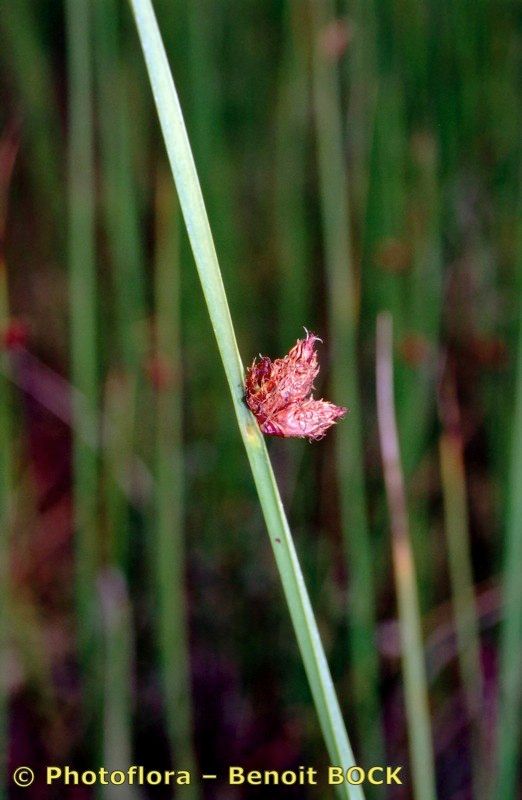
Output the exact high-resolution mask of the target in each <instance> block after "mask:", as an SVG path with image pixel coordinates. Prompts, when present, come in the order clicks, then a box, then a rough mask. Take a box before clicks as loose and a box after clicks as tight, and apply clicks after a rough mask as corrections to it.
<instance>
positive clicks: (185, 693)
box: [155, 171, 201, 800]
mask: <svg viewBox="0 0 522 800" xmlns="http://www.w3.org/2000/svg"><path fill="white" fill-rule="evenodd" d="M178 213H179V212H178ZM178 213H177V209H176V198H175V190H174V187H173V186H172V182H171V180H170V177H169V175H168V174H167V173H166V172H165V171H162V172H160V173H159V176H158V180H157V187H156V273H155V312H156V313H155V319H156V359H157V369H158V371H160V374H159V380H160V381H161V380H162V374H161V373H162V372H163V371H164V372H165V375H164V381H165V383H164V384H163V383H159V384H158V385H157V387H156V392H157V394H156V541H155V553H156V555H155V562H156V563H155V567H156V585H157V596H158V614H159V619H158V638H159V646H160V658H161V670H162V676H163V687H164V688H163V691H164V697H165V713H166V720H167V730H168V734H169V738H170V744H171V748H172V757H173V763H175V764H179V765H180V767H181V768H182V769H187V770H189V771H190V772H191V773H192V774H195V765H196V757H195V754H194V747H193V736H194V730H193V727H194V726H193V714H192V704H191V696H192V692H191V681H190V676H191V673H190V650H189V637H188V620H187V599H186V587H185V542H184V524H183V523H184V515H183V510H184V506H183V496H184V492H183V479H184V471H183V429H182V387H183V382H182V364H181V342H180V330H179V266H180V254H179V235H178V220H177V217H178ZM200 794H201V792H200V787H199V783H198V781H197V780H194V781H193V782H191V784H190V790H189V791H188V794H187V797H188V798H190V799H192V800H194V799H195V798H197V797H200Z"/></svg>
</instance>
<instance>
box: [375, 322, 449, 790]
mask: <svg viewBox="0 0 522 800" xmlns="http://www.w3.org/2000/svg"><path fill="white" fill-rule="evenodd" d="M376 357H377V361H376V384H377V421H378V425H379V439H380V445H381V455H382V463H383V470H384V481H385V485H386V496H387V501H388V510H389V515H390V524H391V544H392V555H393V565H394V572H395V585H396V590H397V602H398V607H399V624H400V632H401V643H402V662H403V668H404V695H405V702H406V716H407V722H408V733H409V740H410V752H411V762H412V776H413V790H414V792H413V793H414V797H415V798H416V800H435V797H436V789H435V767H434V761H433V745H432V736H431V728H430V714H429V703H428V683H427V679H426V665H425V663H424V651H423V645H422V630H421V618H420V612H419V599H418V595H417V578H416V574H415V565H414V563H413V553H412V548H411V542H410V534H409V525H408V513H407V509H406V495H405V488H404V477H403V473H402V466H401V458H400V451H399V436H398V431H397V422H396V416H395V400H394V388H393V327H392V317H391V315H390V314H388V313H381V314H379V315H378V317H377V354H376Z"/></svg>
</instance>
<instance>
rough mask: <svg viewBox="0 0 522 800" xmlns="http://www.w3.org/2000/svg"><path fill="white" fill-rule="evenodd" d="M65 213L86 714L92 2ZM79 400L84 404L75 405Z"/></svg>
mask: <svg viewBox="0 0 522 800" xmlns="http://www.w3.org/2000/svg"><path fill="white" fill-rule="evenodd" d="M65 10H66V36H67V72H68V81H69V85H68V125H69V139H68V209H69V229H68V239H69V250H68V258H69V285H70V309H71V315H70V335H71V377H72V383H73V386H74V387H75V388H76V389H78V390H79V394H77V393H76V392H74V391H73V392H72V403H73V480H74V488H73V498H74V525H75V549H76V589H77V604H78V606H77V608H78V617H77V625H78V646H79V652H80V659H81V663H82V666H83V672H84V678H85V683H84V688H85V698H86V699H87V698H89V709H90V710H91V711H90V713H97V712H96V711H95V709H96V707H97V704H96V703H95V702H94V703H93V698H95V697H97V693H98V691H99V689H98V687H99V674H98V668H99V655H100V654H99V648H98V639H97V625H98V621H99V615H98V608H97V601H96V587H95V575H96V569H97V554H98V541H97V511H98V507H97V506H98V504H97V496H98V464H97V456H96V454H95V452H94V451H93V450H92V448H91V447H89V446H88V445H87V444H86V442H87V441H89V440H90V438H91V437H92V421H93V420H94V419H95V418H96V408H97V403H98V375H97V349H96V263H95V241H94V202H95V201H94V165H93V125H92V65H91V54H92V51H91V38H90V37H91V3H90V2H89V0H67V2H66V6H65ZM80 394H81V395H82V398H81V399H80Z"/></svg>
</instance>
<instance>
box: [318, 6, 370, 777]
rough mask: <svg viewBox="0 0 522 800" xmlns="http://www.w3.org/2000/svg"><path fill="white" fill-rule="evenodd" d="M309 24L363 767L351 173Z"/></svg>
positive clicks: (329, 72)
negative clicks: (342, 414) (342, 417)
mask: <svg viewBox="0 0 522 800" xmlns="http://www.w3.org/2000/svg"><path fill="white" fill-rule="evenodd" d="M310 7H311V11H312V19H313V28H312V30H313V42H312V48H313V59H312V73H313V76H312V83H313V100H314V112H315V117H314V118H315V131H316V140H317V155H318V162H319V163H318V166H319V184H320V199H321V212H322V222H323V237H324V250H325V260H326V275H327V285H328V313H329V322H330V332H331V341H332V353H333V358H332V383H333V390H334V391H333V393H334V396H335V397H337V398H338V399H339V400H341V401H342V402H345V403H347V404H348V405H349V407H350V416H349V419H348V421H347V423H346V424H344V425H341V426H339V428H338V429H337V430H336V432H335V437H336V441H335V446H336V462H337V472H338V477H339V486H340V497H341V515H342V526H343V536H344V542H345V549H346V554H347V561H348V565H349V579H350V604H349V624H350V630H351V665H352V674H353V690H354V703H355V708H356V719H357V722H358V725H359V733H360V741H361V751H362V753H363V756H364V759H365V763H368V764H370V763H373V761H375V762H376V763H377V762H379V761H380V760H382V758H383V752H384V745H383V737H382V729H381V725H380V722H379V720H380V709H379V662H378V655H377V647H376V638H375V624H376V610H375V586H374V575H373V555H372V548H371V544H370V531H369V525H368V516H367V507H366V490H365V480H364V443H363V431H362V415H361V404H360V388H359V378H358V366H357V361H358V353H357V328H358V300H357V279H356V275H355V270H354V264H353V258H352V242H351V237H350V209H349V206H348V175H347V167H346V161H345V153H344V143H343V129H342V106H341V97H340V87H339V75H338V71H337V65H336V62H335V60H332V57H331V55H329V54H328V53H327V52H326V51H325V48H324V46H322V39H321V34H322V33H323V30H324V26H325V25H326V24H328V23H329V22H332V21H333V20H334V19H335V16H334V11H335V5H334V3H332V2H330V0H310Z"/></svg>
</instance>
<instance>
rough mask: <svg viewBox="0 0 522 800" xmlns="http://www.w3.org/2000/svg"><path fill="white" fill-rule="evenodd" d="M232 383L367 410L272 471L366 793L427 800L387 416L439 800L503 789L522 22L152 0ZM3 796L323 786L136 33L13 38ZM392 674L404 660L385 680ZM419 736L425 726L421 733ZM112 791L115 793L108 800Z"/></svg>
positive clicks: (33, 17)
mask: <svg viewBox="0 0 522 800" xmlns="http://www.w3.org/2000/svg"><path fill="white" fill-rule="evenodd" d="M154 6H155V9H156V13H157V15H158V21H159V24H160V28H161V31H162V33H163V36H164V40H165V45H166V48H167V51H168V55H169V59H170V63H171V67H172V70H173V74H174V78H175V81H176V85H177V88H178V91H179V94H180V98H181V103H182V106H183V110H184V114H185V119H186V122H187V127H188V132H189V136H190V139H191V144H192V147H193V150H194V156H195V160H196V165H197V168H198V172H199V176H200V180H201V182H202V186H203V191H204V195H205V200H206V203H207V207H208V212H209V217H210V222H211V226H212V229H213V233H214V237H215V241H216V247H217V251H218V255H219V258H220V264H221V268H222V271H223V277H224V282H225V288H226V291H227V294H228V298H229V302H230V307H231V313H232V318H233V320H234V324H235V328H236V332H237V335H238V339H239V345H240V350H241V354H242V357H243V359H244V362H245V364H248V363H250V362H251V360H252V358H253V357H254V356H255V355H257V354H258V353H259V352H261V353H263V354H267V355H270V356H272V357H275V356H282V355H283V354H284V353H286V352H287V351H288V349H289V348H290V347H291V346H292V345H293V344H294V342H295V340H296V339H297V338H299V337H300V336H301V335H302V333H303V326H306V327H307V328H308V329H310V330H313V331H314V332H315V333H317V334H318V335H319V336H321V337H322V338H323V339H324V345H322V346H320V361H321V364H322V370H321V374H320V377H319V381H318V384H317V390H318V394H319V395H322V394H324V396H326V397H328V399H331V400H333V401H334V402H337V403H339V404H344V405H347V406H348V407H349V409H350V414H349V415H348V416H347V418H346V419H345V420H344V421H343V422H342V423H340V425H339V426H337V427H336V428H335V429H334V430H333V431H332V432H331V433H330V434H329V436H328V437H327V438H326V439H325V440H324V441H322V442H320V443H317V444H309V443H307V442H301V441H294V440H273V441H270V443H269V449H270V453H271V456H272V460H273V463H274V468H275V470H276V475H277V479H278V483H279V486H280V489H281V493H282V496H283V500H284V504H285V508H286V510H287V514H288V517H289V520H290V524H291V526H292V529H293V532H294V535H295V539H296V546H297V550H298V553H299V556H300V559H301V563H302V566H303V570H304V573H305V577H306V580H307V584H308V587H309V589H310V593H311V597H312V602H313V606H314V610H315V612H316V615H317V618H318V622H319V626H320V629H321V634H322V637H323V641H324V644H325V648H326V651H327V655H328V659H329V663H330V665H331V669H332V673H333V677H334V680H335V683H336V688H337V690H338V693H339V697H340V701H341V705H342V708H343V711H344V712H345V716H346V720H347V725H348V728H349V732H350V736H351V738H352V740H353V744H354V748H355V751H356V755H357V758H358V763H360V764H361V765H362V766H366V767H368V766H371V765H373V764H376V763H390V764H394V765H395V764H403V765H405V775H406V778H407V780H406V782H405V785H404V786H402V787H398V786H396V787H389V788H388V789H387V788H385V787H383V788H378V789H373V790H372V789H371V788H369V790H368V796H369V797H375V798H390V800H406V798H410V797H414V796H415V797H416V800H423V798H422V795H421V794H419V793H417V794H416V795H414V792H413V788H412V781H411V777H410V771H409V767H408V763H409V747H408V719H407V715H406V712H405V703H404V696H403V669H402V662H401V640H400V637H399V628H398V622H397V607H396V591H395V582H394V580H395V577H396V576H394V569H393V562H392V557H391V546H390V520H389V516H388V511H387V505H386V494H385V490H384V482H383V474H382V467H381V458H380V451H379V441H378V433H377V419H376V401H375V378H374V373H375V319H376V315H377V313H378V312H380V311H383V310H384V311H389V312H390V313H391V314H392V316H393V322H394V336H395V339H394V353H395V383H396V401H397V419H398V426H399V434H400V442H401V454H402V465H403V470H404V475H405V481H406V490H407V500H408V514H409V523H410V533H411V539H412V545H413V552H414V559H415V567H416V573H417V588H418V593H419V602H420V607H421V612H422V621H423V635H424V646H425V657H426V665H427V674H428V681H429V708H430V714H431V730H432V736H433V748H434V758H435V765H436V774H437V792H438V795H437V796H438V797H439V798H441V800H467V799H468V798H472V797H473V798H486V797H491V798H495V800H514V798H516V797H519V796H521V795H520V771H519V764H520V761H519V751H520V744H521V742H520V738H521V737H520V731H521V728H522V726H521V718H520V694H521V685H520V684H521V680H522V679H521V673H522V597H521V585H522V582H521V580H520V575H521V574H522V489H521V487H522V344H520V342H521V341H522V339H519V337H520V330H521V326H520V322H521V318H522V295H521V288H522V217H521V209H522V205H521V200H522V197H521V188H522V187H521V164H522V162H521V135H520V131H521V126H520V108H521V99H522V97H521V75H522V73H521V69H522V60H521V55H522V5H521V3H520V2H519V1H518V0H474V2H471V0H351V1H349V0H340V1H339V2H338V3H335V2H333V0H308V1H307V0H287V1H286V2H284V0H264V1H263V2H253V0H189V2H181V0H156V2H155V3H154ZM0 42H1V45H0V64H1V73H0V98H1V102H0V108H1V111H0V123H1V128H0V335H1V341H2V350H1V354H0V440H1V441H0V473H1V474H0V514H1V524H0V548H1V553H0V555H1V567H0V569H1V576H0V577H1V581H0V626H1V629H0V644H1V650H2V655H1V659H2V661H1V663H2V674H1V687H0V693H1V698H0V739H1V749H2V752H3V754H4V756H3V766H2V778H1V784H0V796H1V797H13V798H17V797H19V796H20V797H25V798H28V799H30V798H38V800H40V799H42V800H46V799H47V798H54V797H60V798H61V797H64V798H77V799H78V800H80V799H81V798H88V797H91V796H94V794H97V795H100V796H103V797H105V796H107V797H112V796H113V795H115V794H118V796H121V797H133V798H134V797H135V798H138V797H146V796H158V797H161V796H163V797H169V796H174V794H173V792H172V791H171V790H169V789H168V788H165V787H163V788H160V787H158V788H155V789H152V788H148V789H147V788H143V790H138V789H136V790H131V789H129V788H126V789H121V790H119V789H118V788H116V789H114V788H111V787H105V788H104V787H98V789H97V790H96V792H94V790H91V789H89V788H87V787H81V786H80V787H74V786H70V787H59V789H56V788H54V787H47V786H46V785H45V783H44V781H43V779H42V778H41V776H38V777H37V780H36V782H35V784H34V785H33V786H32V787H31V788H30V789H23V790H22V789H17V788H16V787H14V786H13V785H12V781H11V779H10V772H11V771H12V769H14V768H15V767H17V766H19V765H21V764H24V765H29V766H32V767H33V768H34V769H35V770H36V772H37V773H38V770H39V769H40V770H41V769H42V768H43V766H44V765H46V764H57V765H58V764H69V765H70V766H74V767H75V768H78V769H93V768H94V769H96V768H98V767H99V766H100V765H102V764H103V765H104V766H106V767H107V768H108V769H126V768H127V766H128V765H129V764H132V763H135V764H143V765H145V766H146V767H148V768H150V769H168V768H170V767H171V766H172V765H174V768H178V769H189V768H193V769H195V770H196V772H197V771H198V770H201V771H204V772H216V773H220V778H219V779H218V780H217V781H214V782H212V783H211V784H210V785H209V783H208V782H207V783H205V785H204V786H201V785H199V784H198V783H197V782H194V783H193V784H192V785H191V786H190V787H181V788H180V789H179V790H178V793H177V794H175V796H177V797H178V796H179V797H185V798H187V800H190V798H201V797H205V798H219V800H226V799H227V798H231V800H233V799H235V798H243V797H250V796H252V797H254V796H266V797H274V796H277V797H279V796H281V797H283V796H285V797H286V796H287V795H288V796H291V797H299V798H319V797H330V796H333V790H332V789H327V788H325V787H324V786H319V787H298V788H290V787H287V788H284V789H283V788H281V787H280V788H277V787H270V788H269V789H258V790H256V789H253V788H250V789H249V790H245V789H244V787H243V788H239V789H235V788H233V787H229V786H228V785H227V783H226V781H225V780H224V778H223V772H224V769H223V768H224V767H226V766H227V765H228V764H235V763H237V764H243V765H245V766H246V767H249V768H251V769H265V768H272V769H292V768H296V767H297V766H298V765H299V764H310V765H314V766H317V767H318V768H321V767H322V766H324V765H325V764H327V756H326V753H325V749H324V745H323V743H322V739H321V735H320V731H319V727H318V724H317V720H316V715H315V711H314V708H313V705H312V702H311V698H310V694H309V689H308V686H307V682H306V678H305V675H304V672H303V668H302V664H301V661H300V657H299V653H298V650H297V646H296V642H295V638H294V634H293V632H292V630H291V626H290V622H289V618H288V613H287V610H286V607H285V604H284V600H283V596H282V592H281V589H280V586H279V583H278V580H277V578H276V573H275V568H274V564H273V559H272V554H271V551H270V547H269V542H268V539H267V537H266V535H265V529H264V524H263V521H262V518H261V514H260V510H259V506H258V501H257V498H256V495H255V492H254V488H253V482H252V480H251V477H250V473H249V471H248V469H247V461H246V458H245V454H244V450H243V447H242V445H241V441H240V437H239V435H238V431H237V425H236V421H235V418H234V414H233V411H232V405H231V402H230V398H229V395H228V389H227V386H226V381H225V377H224V374H223V370H222V367H221V363H220V361H219V358H218V354H217V348H216V344H215V340H214V337H213V333H212V330H211V326H210V323H209V321H208V317H207V312H206V310H205V307H204V303H203V298H202V293H201V289H200V286H199V282H198V278H197V274H196V271H195V268H194V264H193V259H192V255H191V253H190V249H189V246H188V243H187V240H186V235H185V231H184V229H183V222H182V220H181V217H180V213H179V210H178V206H177V200H176V196H175V190H174V187H173V183H172V179H171V177H170V173H169V170H168V167H167V163H166V157H165V152H164V145H163V142H162V140H161V137H160V134H159V128H158V124H157V119H156V112H155V109H154V107H153V103H152V97H151V92H150V87H149V85H148V81H147V76H146V73H145V69H144V65H143V60H142V54H141V50H140V47H139V43H138V38H137V35H136V31H135V28H134V23H133V20H132V17H131V13H130V10H129V7H128V5H127V4H126V3H125V2H121V3H120V2H119V0H66V2H64V3H61V2H57V0H38V2H36V1H35V0H4V2H3V3H2V11H1V13H0ZM402 655H404V654H402ZM409 723H410V726H411V723H412V720H411V719H410V720H409ZM111 792H112V794H111Z"/></svg>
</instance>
